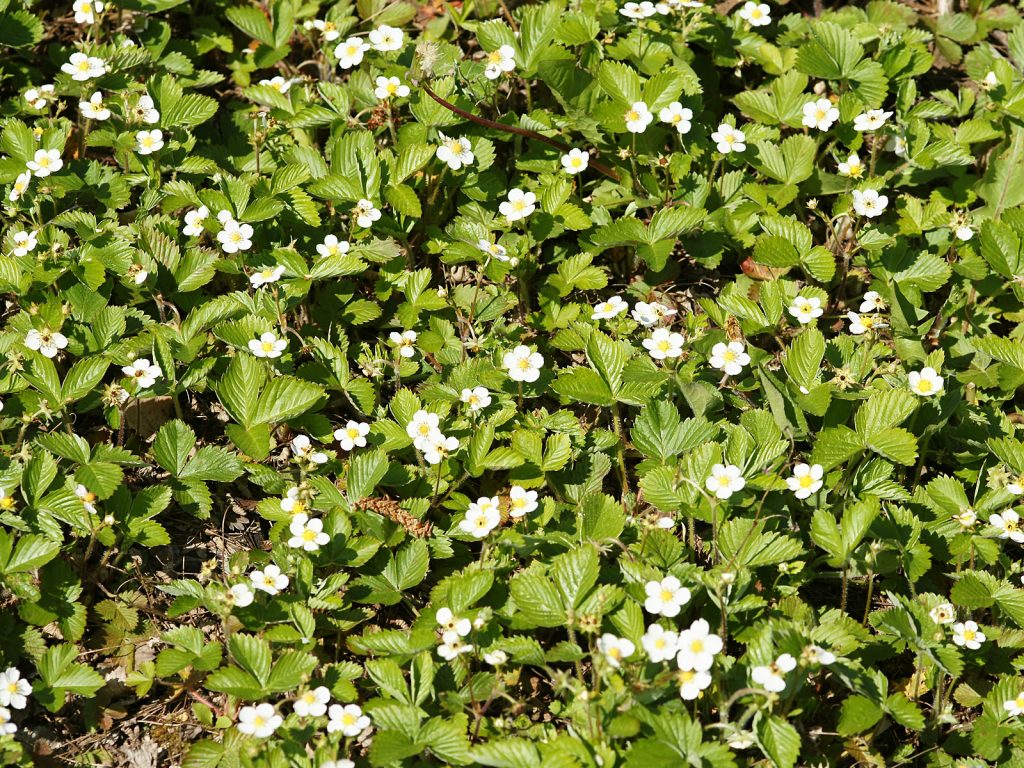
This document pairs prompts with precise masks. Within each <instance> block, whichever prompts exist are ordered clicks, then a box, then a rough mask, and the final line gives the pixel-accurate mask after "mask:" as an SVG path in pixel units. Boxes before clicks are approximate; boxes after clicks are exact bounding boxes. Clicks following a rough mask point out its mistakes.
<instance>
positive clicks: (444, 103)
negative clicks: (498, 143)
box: [419, 83, 619, 181]
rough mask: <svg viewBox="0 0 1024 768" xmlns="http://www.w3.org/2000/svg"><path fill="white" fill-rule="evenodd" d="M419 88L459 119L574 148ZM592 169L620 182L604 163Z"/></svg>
mask: <svg viewBox="0 0 1024 768" xmlns="http://www.w3.org/2000/svg"><path fill="white" fill-rule="evenodd" d="M419 86H420V88H422V89H423V90H424V91H425V92H426V94H427V95H428V96H429V97H430V98H432V99H433V100H434V101H436V102H437V103H438V104H440V105H441V106H442V107H444V108H445V109H447V110H448V111H450V112H454V113H455V114H456V115H458V116H459V117H464V118H465V119H466V120H469V121H470V122H473V123H476V124H477V125H482V126H484V127H485V128H493V129H494V130H496V131H505V132H506V133H514V134H517V135H518V136H525V137H526V138H528V139H533V140H535V141H539V142H542V143H544V144H547V145H548V146H549V147H554V148H555V149H560V150H562V151H563V152H568V151H569V150H570V149H572V147H570V146H569V145H568V144H564V143H562V142H561V141H559V140H558V139H552V138H551V137H550V136H545V135H544V134H542V133H537V132H536V131H531V130H530V129H528V128H520V127H519V126H517V125H505V124H504V123H498V122H495V121H494V120H488V119H487V118H486V117H480V116H479V115H474V114H473V113H472V112H467V111H466V110H464V109H462V108H460V107H457V106H455V105H454V104H452V103H451V102H450V101H446V100H445V99H443V98H441V97H440V96H438V95H437V94H436V93H434V91H433V90H432V89H431V87H430V86H429V85H427V84H426V83H419ZM590 167H591V168H593V169H594V170H596V171H599V172H600V173H603V174H604V175H605V176H607V177H608V178H609V179H613V180H614V181H619V175H618V174H617V173H615V171H613V170H612V169H611V168H609V167H608V166H606V165H604V164H602V163H599V162H598V161H596V160H591V161H590Z"/></svg>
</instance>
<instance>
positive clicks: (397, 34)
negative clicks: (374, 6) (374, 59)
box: [369, 24, 405, 51]
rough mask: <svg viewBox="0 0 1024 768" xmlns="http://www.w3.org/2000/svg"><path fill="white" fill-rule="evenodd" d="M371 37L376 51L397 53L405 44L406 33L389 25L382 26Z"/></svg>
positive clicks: (371, 33)
mask: <svg viewBox="0 0 1024 768" xmlns="http://www.w3.org/2000/svg"><path fill="white" fill-rule="evenodd" d="M369 37H370V44H371V45H372V46H373V50H375V51H397V50H399V49H400V48H401V47H402V45H404V44H405V33H404V32H403V31H402V30H400V29H396V28H395V27H389V26H388V25H387V24H381V25H380V26H379V27H377V28H376V29H375V30H373V31H372V32H370V35H369Z"/></svg>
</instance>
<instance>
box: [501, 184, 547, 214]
mask: <svg viewBox="0 0 1024 768" xmlns="http://www.w3.org/2000/svg"><path fill="white" fill-rule="evenodd" d="M536 203H537V196H536V195H535V194H533V192H524V191H523V190H521V189H519V188H518V187H516V188H514V189H510V190H509V192H508V200H506V201H505V202H504V203H502V204H501V205H499V206H498V211H499V212H500V213H501V215H502V216H504V217H505V218H506V219H508V220H509V221H510V222H512V221H519V220H520V219H525V218H526V217H527V216H529V215H530V214H531V213H533V212H534V211H535V210H537V205H536Z"/></svg>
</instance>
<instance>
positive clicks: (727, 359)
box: [722, 349, 736, 363]
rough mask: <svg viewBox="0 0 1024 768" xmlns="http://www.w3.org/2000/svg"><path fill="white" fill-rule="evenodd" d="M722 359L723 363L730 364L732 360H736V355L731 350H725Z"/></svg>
mask: <svg viewBox="0 0 1024 768" xmlns="http://www.w3.org/2000/svg"><path fill="white" fill-rule="evenodd" d="M722 359H723V360H725V362H727V363H731V362H732V361H733V360H735V359H736V353H735V352H733V351H732V350H731V349H727V350H725V352H724V353H722Z"/></svg>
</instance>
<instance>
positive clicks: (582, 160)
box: [562, 149, 590, 176]
mask: <svg viewBox="0 0 1024 768" xmlns="http://www.w3.org/2000/svg"><path fill="white" fill-rule="evenodd" d="M589 164H590V153H589V152H585V151H584V150H582V149H570V150H569V151H568V153H566V154H564V155H562V168H564V169H565V172H566V173H568V174H569V175H570V176H573V175H575V174H577V173H582V172H583V171H585V170H587V165H589Z"/></svg>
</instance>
